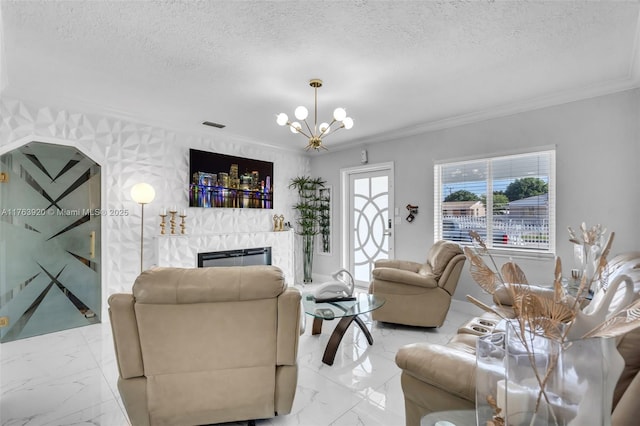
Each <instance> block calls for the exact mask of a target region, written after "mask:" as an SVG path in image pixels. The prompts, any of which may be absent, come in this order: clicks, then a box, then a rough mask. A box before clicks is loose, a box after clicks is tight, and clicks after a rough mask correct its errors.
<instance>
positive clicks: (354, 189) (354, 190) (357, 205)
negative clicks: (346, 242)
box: [349, 169, 392, 286]
mask: <svg viewBox="0 0 640 426" xmlns="http://www.w3.org/2000/svg"><path fill="white" fill-rule="evenodd" d="M349 179H350V185H349V188H350V192H351V196H350V202H351V209H350V210H351V227H350V228H351V229H352V234H351V235H352V237H351V242H350V248H351V250H350V252H351V259H350V263H351V265H350V266H351V269H352V270H353V272H354V274H353V275H354V278H355V280H356V282H358V283H360V284H361V285H365V286H368V284H369V282H370V280H371V271H372V270H373V266H374V263H375V261H376V260H378V259H388V258H389V257H390V256H391V250H392V239H391V235H392V234H391V231H392V223H391V219H390V215H389V207H390V206H391V205H392V204H391V192H390V188H391V170H390V169H384V170H376V171H370V172H363V173H354V174H351V175H350V178H349Z"/></svg>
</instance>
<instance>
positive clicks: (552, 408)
mask: <svg viewBox="0 0 640 426" xmlns="http://www.w3.org/2000/svg"><path fill="white" fill-rule="evenodd" d="M522 333H523V334H522ZM623 367H624V360H623V359H622V357H621V355H620V354H619V353H618V351H617V349H616V341H615V338H591V339H577V340H572V341H568V342H564V343H561V342H559V341H557V340H553V339H548V338H546V337H543V336H539V335H533V334H531V333H530V332H528V331H526V330H525V331H524V332H523V331H522V330H521V329H520V328H519V326H518V324H517V322H509V323H507V325H506V333H501V334H493V335H489V336H483V337H480V338H479V339H478V341H477V346H476V413H477V424H478V425H500V424H504V425H507V426H542V425H544V426H547V425H570V426H581V425H603V426H608V425H610V424H611V406H612V399H613V391H614V389H615V385H616V383H617V381H618V378H619V377H620V373H621V372H622V369H623Z"/></svg>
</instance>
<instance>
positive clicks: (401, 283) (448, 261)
mask: <svg viewBox="0 0 640 426" xmlns="http://www.w3.org/2000/svg"><path fill="white" fill-rule="evenodd" d="M465 260H466V257H465V256H464V254H463V252H462V249H461V248H460V246H459V245H458V244H456V243H453V242H450V241H444V240H443V241H438V242H436V243H435V244H434V245H433V246H432V247H431V249H430V250H429V254H428V256H427V261H426V262H425V263H417V262H411V261H406V260H392V259H385V260H378V261H376V263H375V268H374V270H373V272H372V275H373V281H372V282H371V285H370V286H369V293H372V294H374V295H376V296H382V297H384V298H385V300H386V302H385V304H384V305H383V306H382V307H381V308H380V309H377V310H375V311H373V313H372V315H373V319H374V320H378V321H384V322H392V323H396V324H405V325H415V326H421V327H440V326H441V325H442V323H443V322H444V319H445V317H446V316H447V312H448V311H449V306H450V305H451V296H453V293H454V291H455V290H456V287H457V285H458V279H459V278H460V273H461V272H462V267H463V265H464V262H465Z"/></svg>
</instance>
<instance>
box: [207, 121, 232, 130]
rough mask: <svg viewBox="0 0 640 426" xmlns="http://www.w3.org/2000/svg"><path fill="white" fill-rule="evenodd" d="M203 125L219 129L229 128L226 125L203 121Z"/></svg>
mask: <svg viewBox="0 0 640 426" xmlns="http://www.w3.org/2000/svg"><path fill="white" fill-rule="evenodd" d="M202 124H204V125H205V126H211V127H217V128H218V129H224V128H225V127H227V126H225V125H224V124H220V123H214V122H213V121H203V122H202Z"/></svg>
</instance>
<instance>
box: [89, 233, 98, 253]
mask: <svg viewBox="0 0 640 426" xmlns="http://www.w3.org/2000/svg"><path fill="white" fill-rule="evenodd" d="M95 257H96V231H91V233H90V234H89V258H91V259H95Z"/></svg>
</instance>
